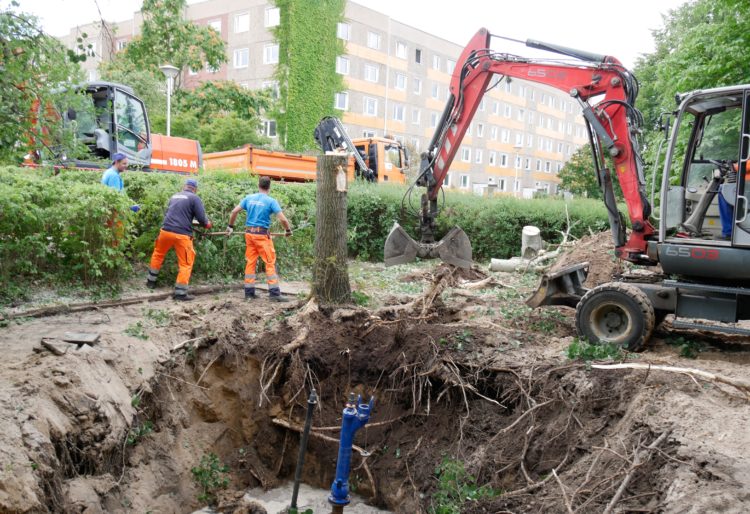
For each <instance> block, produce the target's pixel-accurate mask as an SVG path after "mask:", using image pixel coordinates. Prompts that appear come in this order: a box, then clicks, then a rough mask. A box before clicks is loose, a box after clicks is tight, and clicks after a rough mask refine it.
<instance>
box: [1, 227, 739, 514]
mask: <svg viewBox="0 0 750 514" xmlns="http://www.w3.org/2000/svg"><path fill="white" fill-rule="evenodd" d="M584 244H587V242H586V241H582V242H581V246H583V245H584ZM591 244H596V243H594V242H592V243H591ZM587 248H589V247H587ZM588 252H592V253H588ZM586 255H589V256H591V255H595V256H598V257H601V253H600V252H598V251H596V250H595V249H594V248H593V247H591V248H589V249H588V250H586ZM577 257H580V256H576V255H573V256H571V257H570V258H571V259H572V258H577ZM600 261H601V262H599V263H598V264H597V266H596V267H594V266H593V262H592V261H591V259H590V262H592V273H593V275H592V274H590V277H592V279H593V280H595V281H598V280H602V281H606V275H607V274H610V276H611V273H613V271H612V269H611V267H610V268H607V269H609V271H598V270H600V269H602V268H604V267H606V266H608V263H609V260H608V259H607V258H606V257H605V258H603V259H600ZM399 273H400V275H399V276H401V278H402V279H403V280H404V281H407V282H409V283H410V284H420V285H421V287H422V292H421V293H418V294H411V295H404V294H399V295H396V296H394V298H395V297H397V298H398V301H386V302H385V303H380V302H378V303H376V304H375V305H372V306H371V307H370V308H368V309H366V308H362V307H352V306H349V307H343V308H336V307H320V306H317V305H314V304H309V303H305V302H303V301H297V302H294V303H293V304H292V305H276V304H270V303H268V302H267V301H265V300H258V301H254V302H244V301H243V300H241V299H239V298H238V293H237V292H233V293H222V294H217V295H211V296H205V297H202V298H200V299H198V300H197V301H196V302H194V303H192V304H188V305H184V304H176V303H173V302H172V301H163V302H155V303H152V304H144V305H134V306H128V307H121V308H110V309H102V310H100V311H92V312H89V313H84V314H80V315H60V316H55V317H50V318H44V319H39V320H31V321H24V322H22V323H21V324H12V325H11V326H8V327H6V328H3V329H0V345H1V347H2V348H3V349H4V350H5V359H3V361H2V362H0V384H1V385H2V387H1V388H0V471H2V475H0V511H3V512H6V511H7V512H88V513H94V512H131V511H132V512H192V511H194V510H197V509H199V508H202V507H204V506H205V503H206V502H205V501H199V500H198V496H199V494H200V493H201V492H202V491H201V490H200V489H199V487H198V485H197V484H196V482H195V481H194V480H193V473H191V469H192V468H195V467H196V466H199V463H200V461H201V458H202V457H204V456H206V455H208V454H210V453H213V454H216V455H217V456H218V458H219V459H220V461H221V462H222V463H224V464H226V465H227V466H228V469H229V472H228V474H227V476H228V478H229V487H228V489H227V490H226V491H219V492H218V494H217V496H218V498H217V500H218V505H217V506H216V508H217V509H219V510H221V511H222V512H250V511H249V510H244V511H243V510H241V507H238V504H237V503H236V502H235V501H233V500H232V498H237V497H238V495H239V496H240V497H241V496H242V495H243V494H244V491H245V490H247V489H249V488H253V487H262V488H266V489H268V488H272V487H275V486H278V485H279V484H281V483H282V482H284V481H286V480H287V479H288V478H290V477H291V476H292V475H293V472H294V465H295V463H296V459H297V450H298V448H297V444H298V443H297V441H298V437H299V434H298V432H297V431H296V430H297V427H299V426H300V425H301V424H302V421H303V419H304V412H305V407H306V397H307V394H308V393H309V390H310V388H311V387H315V389H316V390H317V392H318V395H319V397H320V402H319V404H318V407H317V409H316V411H315V415H314V418H313V426H314V430H313V433H314V435H313V437H312V438H311V440H310V444H309V448H308V455H307V459H306V467H305V471H304V474H303V479H304V481H305V482H306V483H307V484H309V485H311V486H314V487H321V488H326V489H327V488H328V487H329V486H330V483H331V480H332V478H333V472H334V470H335V464H336V444H335V442H332V441H331V440H330V438H333V439H334V440H335V438H336V437H337V436H338V432H337V431H336V427H337V426H338V425H339V424H340V419H341V409H342V408H343V406H344V400H345V398H346V397H347V396H348V393H349V392H350V391H354V392H356V393H358V394H361V395H362V396H363V397H369V396H370V395H373V396H375V397H376V403H375V405H376V407H375V410H374V413H373V417H372V419H371V423H370V425H368V426H367V427H366V428H364V429H362V431H361V432H360V433H359V434H358V435H357V438H356V441H355V442H356V444H357V445H359V446H361V447H362V448H363V449H364V450H366V452H368V453H366V454H365V455H366V456H362V455H360V454H359V453H358V452H357V451H355V456H354V458H353V461H352V475H351V480H350V481H351V485H352V489H353V490H356V492H357V493H358V494H360V495H361V496H363V497H365V498H367V499H368V500H369V501H370V502H371V503H372V504H373V505H375V506H377V507H380V508H385V509H389V510H392V511H395V512H402V513H414V512H423V511H427V510H428V509H429V508H430V507H431V506H432V505H434V501H435V498H438V497H441V495H442V497H445V494H444V493H446V486H445V481H443V482H441V480H440V477H439V476H438V475H436V467H438V466H440V464H441V462H443V460H444V459H445V458H449V459H451V461H452V462H460V463H462V464H463V466H464V467H465V469H466V470H467V472H468V473H470V474H471V475H472V476H473V477H474V478H475V479H476V483H477V484H486V485H487V486H489V487H491V488H492V489H493V490H494V491H495V492H496V493H497V494H494V495H487V496H486V497H484V498H481V499H477V500H475V501H470V502H467V503H465V504H463V506H462V511H463V512H477V513H478V512H487V513H489V512H493V513H494V512H501V511H510V512H566V511H567V510H568V509H567V507H566V502H568V503H569V504H570V505H571V508H572V509H574V510H575V511H576V512H602V511H603V510H604V509H605V508H606V507H607V505H608V503H610V502H611V501H612V500H613V498H615V496H616V494H617V491H618V489H619V488H620V487H621V486H622V484H623V482H624V481H625V480H626V477H629V478H627V483H626V484H625V486H624V487H623V492H622V494H621V495H620V497H619V499H618V501H617V502H616V505H615V508H614V511H616V512H621V511H628V512H635V511H638V512H695V513H698V512H747V511H748V510H750V449H748V448H750V444H748V443H750V440H749V439H750V432H749V431H748V430H747V426H748V421H750V399H749V398H748V396H747V394H746V393H742V392H741V391H739V390H737V389H736V388H732V387H730V386H727V385H721V384H717V383H714V382H709V381H705V380H702V379H700V378H699V377H692V376H690V375H687V374H677V373H667V372H661V371H656V370H651V371H647V370H638V371H634V370H597V369H591V367H590V366H589V365H588V364H586V363H583V362H581V361H570V360H568V359H567V357H566V356H565V351H566V349H567V348H568V346H569V345H570V343H571V342H572V341H573V337H574V334H575V331H574V328H573V321H572V310H569V309H564V308H556V309H547V310H538V311H529V310H528V309H527V308H526V307H525V306H524V305H523V302H522V300H523V299H524V297H525V296H526V295H527V294H528V293H529V292H530V291H531V290H532V289H533V288H534V287H535V286H536V278H535V277H533V276H529V277H525V276H519V275H511V274H500V273H498V274H492V275H491V277H492V279H493V280H492V281H489V283H487V284H484V287H481V288H472V284H474V283H476V282H478V281H479V280H481V279H482V278H483V277H485V276H488V275H487V272H485V271H483V270H482V269H480V268H478V269H475V270H474V271H473V272H472V273H470V274H467V275H454V274H450V270H447V269H446V268H444V267H435V268H431V269H427V270H425V268H424V267H422V268H418V269H417V268H408V267H404V268H403V269H402V270H401V271H399ZM597 273H601V274H600V275H596V274H597ZM594 276H598V277H599V278H595V279H594V278H593V277H594ZM441 278H443V279H444V280H443V281H442V282H441V281H440V280H439V279H441ZM375 287H376V286H375V285H374V284H373V288H375ZM436 288H438V289H439V290H438V289H436ZM365 290H366V289H365ZM435 291H437V294H434V295H431V293H435ZM369 292H370V293H371V296H373V297H377V296H378V295H377V294H376V293H380V294H381V295H382V293H383V292H382V291H377V292H376V291H374V290H373V291H369ZM382 296H383V297H385V295H382ZM69 331H85V332H92V331H93V332H99V333H100V334H101V340H100V342H99V343H98V344H96V345H94V346H93V347H88V346H83V347H81V348H78V347H76V346H75V345H68V346H69V349H68V350H67V352H66V353H65V354H64V355H55V354H53V353H52V352H50V351H48V350H46V349H42V348H41V347H40V346H39V341H40V339H41V338H42V337H51V338H55V337H60V336H62V335H63V334H64V333H65V332H69ZM138 336H140V337H144V336H147V337H148V338H147V339H142V338H139V337H138ZM658 336H659V337H657V338H656V339H655V340H654V342H653V344H652V345H650V346H649V348H648V350H647V351H646V352H645V353H643V354H640V355H638V356H633V357H631V358H630V359H629V361H632V362H638V363H660V364H667V365H673V366H683V367H691V368H698V369H701V370H705V371H709V372H713V373H718V374H720V375H722V376H724V377H728V378H730V379H733V380H737V381H744V380H745V377H746V375H747V366H748V364H750V362H749V361H750V358H748V355H750V354H749V353H748V352H747V351H742V350H743V349H742V344H741V343H740V344H739V345H738V346H739V347H740V350H741V351H728V350H726V349H725V348H722V347H720V346H719V347H717V346H713V345H709V344H707V345H705V348H703V349H705V351H702V352H700V353H698V354H697V358H696V359H688V358H684V357H681V356H680V348H679V346H675V345H674V344H670V343H673V340H674V338H675V337H677V335H676V334H675V333H672V331H671V329H670V328H669V326H668V324H667V325H666V326H665V327H664V328H663V329H662V331H661V332H660V333H659V334H658ZM681 337H683V342H684V335H683V336H681ZM188 339H195V340H196V341H194V342H193V344H190V345H186V346H185V347H183V348H182V349H179V350H176V351H172V349H173V348H174V346H175V345H177V344H178V343H180V342H183V341H186V340H188ZM62 345H66V343H62ZM733 349H734V348H733ZM149 427H150V428H149ZM325 437H328V438H329V439H326V438H325ZM655 441H659V445H658V447H657V448H656V449H650V448H648V446H649V445H652V444H653V443H654V442H655ZM639 462H640V463H639ZM553 471H554V473H553ZM501 491H502V492H503V494H499V493H500V492H501ZM458 504H459V505H460V502H459V503H458Z"/></svg>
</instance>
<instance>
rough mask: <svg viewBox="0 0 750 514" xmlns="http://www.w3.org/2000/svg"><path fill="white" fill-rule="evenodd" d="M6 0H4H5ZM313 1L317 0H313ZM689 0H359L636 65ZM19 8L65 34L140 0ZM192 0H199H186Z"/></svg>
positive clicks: (464, 31) (466, 33) (33, 0)
mask: <svg viewBox="0 0 750 514" xmlns="http://www.w3.org/2000/svg"><path fill="white" fill-rule="evenodd" d="M8 1H9V0H0V5H2V6H7V5H8ZM313 1H314V0H313ZM685 2H686V0H630V1H625V2H615V1H613V0H604V1H598V2H597V1H592V0H359V1H358V2H357V3H359V4H362V5H366V6H368V7H370V8H372V9H375V10H377V11H380V12H383V13H386V14H389V15H390V16H391V17H392V18H394V19H396V20H398V21H401V22H404V23H407V24H409V25H412V26H414V27H417V28H419V29H422V30H424V31H426V32H429V33H432V34H435V35H437V36H440V37H443V38H445V39H448V40H450V41H453V42H455V43H458V44H460V45H464V44H466V43H467V42H468V40H469V39H470V38H471V36H472V35H473V34H474V33H476V31H477V29H479V28H480V27H483V26H484V27H486V28H487V29H489V30H490V32H491V33H493V34H499V35H503V36H508V37H512V38H515V39H522V40H525V39H537V40H541V41H545V42H553V43H557V44H560V45H564V46H569V47H572V48H577V49H581V50H588V51H591V52H595V53H600V54H607V55H612V56H615V57H617V58H618V59H620V60H621V61H622V62H623V63H624V64H625V65H626V66H628V67H632V66H633V65H634V64H635V60H636V58H637V57H638V56H639V55H640V54H642V53H649V52H651V51H653V39H652V37H651V30H652V29H657V28H660V27H661V26H662V15H663V14H666V13H667V12H668V11H669V10H670V9H674V8H676V7H678V6H680V5H681V4H683V3H685ZM20 3H21V9H22V10H24V11H27V12H31V13H33V14H36V15H37V16H39V17H40V18H41V19H42V23H43V26H44V28H45V30H46V31H47V32H49V33H50V34H52V35H56V36H59V35H63V34H67V33H68V30H69V29H70V28H71V27H74V26H76V25H77V24H81V23H86V22H91V21H94V20H97V19H99V13H98V10H97V3H98V6H99V9H101V13H102V16H103V17H104V18H105V19H106V20H109V21H122V20H126V19H129V18H132V15H133V12H135V11H137V10H139V9H140V6H141V4H142V0H20ZM188 3H189V4H194V3H198V0H188ZM493 48H495V49H497V50H500V51H507V52H510V53H515V54H518V55H526V56H532V55H536V54H533V53H532V52H530V51H528V50H526V49H525V47H523V46H522V45H513V44H511V43H500V42H495V43H493Z"/></svg>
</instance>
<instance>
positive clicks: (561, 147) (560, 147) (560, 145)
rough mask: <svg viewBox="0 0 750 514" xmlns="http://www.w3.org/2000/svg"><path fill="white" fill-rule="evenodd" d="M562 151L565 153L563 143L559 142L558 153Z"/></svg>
mask: <svg viewBox="0 0 750 514" xmlns="http://www.w3.org/2000/svg"><path fill="white" fill-rule="evenodd" d="M562 151H563V144H562V142H560V141H558V142H557V153H562Z"/></svg>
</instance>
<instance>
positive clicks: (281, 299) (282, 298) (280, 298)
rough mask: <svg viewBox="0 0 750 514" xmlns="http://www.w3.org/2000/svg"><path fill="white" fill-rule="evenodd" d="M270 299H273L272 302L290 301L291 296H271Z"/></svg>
mask: <svg viewBox="0 0 750 514" xmlns="http://www.w3.org/2000/svg"><path fill="white" fill-rule="evenodd" d="M268 299H269V300H270V301H272V302H279V303H283V302H288V301H289V298H285V297H283V296H281V295H273V296H269V297H268Z"/></svg>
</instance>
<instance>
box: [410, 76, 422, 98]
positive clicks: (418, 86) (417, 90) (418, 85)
mask: <svg viewBox="0 0 750 514" xmlns="http://www.w3.org/2000/svg"><path fill="white" fill-rule="evenodd" d="M412 84H414V88H413V89H412V91H414V94H415V95H421V94H422V80H421V79H418V78H416V77H415V78H414V79H413V80H412Z"/></svg>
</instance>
